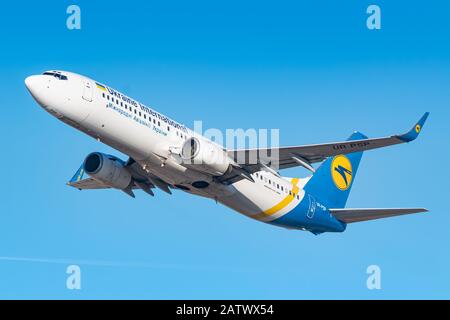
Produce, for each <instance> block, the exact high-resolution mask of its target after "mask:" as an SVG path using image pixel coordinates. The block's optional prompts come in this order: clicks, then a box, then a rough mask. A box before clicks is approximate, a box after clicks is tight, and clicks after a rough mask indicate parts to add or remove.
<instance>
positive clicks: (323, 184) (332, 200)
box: [305, 132, 367, 209]
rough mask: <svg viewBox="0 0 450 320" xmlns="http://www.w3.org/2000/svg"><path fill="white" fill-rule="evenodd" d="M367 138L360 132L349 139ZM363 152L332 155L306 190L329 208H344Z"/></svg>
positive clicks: (313, 177) (307, 185) (315, 174)
mask: <svg viewBox="0 0 450 320" xmlns="http://www.w3.org/2000/svg"><path fill="white" fill-rule="evenodd" d="M362 139H367V137H366V136H365V135H363V134H362V133H360V132H355V133H353V134H352V135H351V136H350V138H348V140H362ZM362 154H363V153H362V152H355V153H349V154H347V155H337V156H335V157H330V158H328V159H327V160H325V162H324V163H323V164H322V165H321V166H320V167H319V168H318V169H317V171H316V173H314V175H313V176H312V177H311V179H310V180H309V181H308V183H307V184H306V186H305V191H306V192H307V193H309V194H310V195H312V196H313V197H315V198H316V199H318V200H320V201H321V202H322V203H323V204H324V205H326V206H327V207H328V208H334V209H337V208H344V207H345V203H346V202H347V199H348V195H349V194H350V190H351V188H352V185H353V182H354V181H355V176H356V172H357V170H358V166H359V162H360V161H361V157H362Z"/></svg>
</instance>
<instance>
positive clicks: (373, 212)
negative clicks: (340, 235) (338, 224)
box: [329, 208, 428, 223]
mask: <svg viewBox="0 0 450 320" xmlns="http://www.w3.org/2000/svg"><path fill="white" fill-rule="evenodd" d="M329 211H330V212H331V214H332V215H333V216H334V217H335V218H336V219H338V220H340V221H343V222H345V223H353V222H361V221H367V220H375V219H382V218H389V217H394V216H400V215H404V214H412V213H419V212H428V210H427V209H424V208H408V209H407V208H402V209H329Z"/></svg>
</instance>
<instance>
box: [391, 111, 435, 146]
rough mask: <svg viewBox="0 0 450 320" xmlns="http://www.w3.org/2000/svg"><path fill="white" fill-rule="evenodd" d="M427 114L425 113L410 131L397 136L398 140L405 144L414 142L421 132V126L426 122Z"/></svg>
mask: <svg viewBox="0 0 450 320" xmlns="http://www.w3.org/2000/svg"><path fill="white" fill-rule="evenodd" d="M429 114H430V113H429V112H425V114H424V115H423V116H422V118H420V120H419V121H418V122H417V123H416V124H415V125H414V127H413V128H412V129H411V130H409V132H407V133H405V134H402V135H399V136H398V138H399V139H401V140H403V141H405V142H411V141H413V140H415V139H416V138H417V137H418V136H419V133H420V132H421V131H422V129H423V125H424V124H425V121H426V120H427V118H428V116H429Z"/></svg>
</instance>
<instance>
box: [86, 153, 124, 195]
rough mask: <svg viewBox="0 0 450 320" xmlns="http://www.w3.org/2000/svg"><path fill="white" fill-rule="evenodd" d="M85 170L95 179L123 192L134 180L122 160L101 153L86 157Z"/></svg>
mask: <svg viewBox="0 0 450 320" xmlns="http://www.w3.org/2000/svg"><path fill="white" fill-rule="evenodd" d="M84 170H85V172H86V173H87V174H89V176H91V177H92V178H93V179H95V180H97V181H99V182H101V183H103V184H105V185H107V186H109V187H111V188H116V189H121V190H123V189H125V188H127V187H128V186H129V185H130V183H131V179H132V178H131V174H130V172H129V171H128V170H127V169H126V168H125V166H124V162H123V161H122V160H120V159H118V158H116V157H114V156H111V155H107V154H103V153H100V152H93V153H91V154H90V155H88V156H87V157H86V159H85V160H84Z"/></svg>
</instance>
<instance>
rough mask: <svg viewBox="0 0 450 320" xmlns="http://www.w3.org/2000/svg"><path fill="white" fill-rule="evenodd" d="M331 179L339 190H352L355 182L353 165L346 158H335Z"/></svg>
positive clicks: (332, 164) (342, 156)
mask: <svg viewBox="0 0 450 320" xmlns="http://www.w3.org/2000/svg"><path fill="white" fill-rule="evenodd" d="M331 177H332V178H333V182H334V184H335V185H336V187H337V188H338V189H339V190H342V191H345V190H347V189H348V188H350V186H351V184H352V180H353V170H352V163H351V162H350V160H349V159H348V158H347V157H346V156H344V155H339V156H336V157H334V159H333V161H332V163H331Z"/></svg>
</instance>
